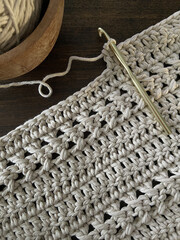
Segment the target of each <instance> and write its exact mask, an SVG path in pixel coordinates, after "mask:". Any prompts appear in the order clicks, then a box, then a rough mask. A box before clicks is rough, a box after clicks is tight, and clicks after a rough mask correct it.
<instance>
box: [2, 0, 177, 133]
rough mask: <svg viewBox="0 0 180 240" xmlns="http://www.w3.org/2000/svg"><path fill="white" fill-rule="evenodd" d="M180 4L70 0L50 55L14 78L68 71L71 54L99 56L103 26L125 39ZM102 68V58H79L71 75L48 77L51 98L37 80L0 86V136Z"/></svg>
mask: <svg viewBox="0 0 180 240" xmlns="http://www.w3.org/2000/svg"><path fill="white" fill-rule="evenodd" d="M179 9H180V1H179V0H173V1H169V0H126V1H125V0H104V1H102V0H98V1H97V0H91V1H84V0H76V1H72V0H67V1H66V2H65V11H64V19H63V24H62V28H61V32H60V36H59V38H58V41H57V43H56V45H55V47H54V48H53V50H52V52H51V53H50V55H49V56H48V57H47V58H46V60H45V61H44V62H43V63H42V64H41V65H40V66H38V67H37V68H36V69H34V70H33V71H31V72H30V73H28V74H26V75H24V76H22V77H19V78H16V79H13V81H20V80H35V79H42V78H43V77H44V76H45V75H47V74H49V73H54V72H58V71H64V70H65V68H66V64H67V61H68V58H69V57H70V56H71V55H79V56H84V57H93V56H97V55H98V54H99V53H100V52H101V50H102V46H103V43H104V39H101V38H99V37H98V34H97V28H98V27H99V26H101V27H103V28H104V29H105V30H106V31H107V32H108V33H109V35H110V36H111V37H113V38H115V39H116V40H117V42H121V41H124V40H125V39H126V38H129V37H131V36H132V35H134V34H136V33H138V32H141V31H142V30H143V29H145V28H147V27H149V26H150V25H152V24H155V23H157V22H159V21H160V20H162V19H164V18H166V17H168V16H169V15H171V14H172V13H174V12H175V11H178V10H179ZM104 68H105V63H104V62H103V60H100V61H99V62H96V63H82V62H80V63H78V62H75V63H74V64H73V67H72V70H71V72H70V73H69V74H68V75H67V76H65V77H63V78H56V79H52V80H50V81H49V83H50V84H51V86H52V88H53V90H54V92H53V95H52V96H51V97H50V98H48V99H45V98H42V97H41V96H40V95H39V94H38V91H37V85H35V86H23V87H16V88H9V89H0V136H2V135H4V134H6V133H7V132H9V131H10V130H12V129H14V128H15V127H17V126H18V125H20V124H22V123H24V121H26V120H28V119H30V118H33V117H34V116H36V115H37V114H39V113H40V112H41V111H42V110H44V109H47V108H48V107H50V106H52V105H54V104H56V103H58V102H59V101H60V100H63V99H65V98H66V97H68V96H69V95H71V94H73V93H74V92H76V91H77V90H79V89H81V88H82V87H84V86H86V85H87V84H88V83H89V82H90V81H92V80H93V79H94V78H95V77H96V76H98V75H99V74H100V73H101V72H102V70H103V69H104ZM6 82H9V81H6ZM0 83H2V81H1V82H0Z"/></svg>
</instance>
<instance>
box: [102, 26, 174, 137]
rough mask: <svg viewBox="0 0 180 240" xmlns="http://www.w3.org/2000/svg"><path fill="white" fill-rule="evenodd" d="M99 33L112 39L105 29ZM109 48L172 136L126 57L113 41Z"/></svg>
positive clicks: (157, 118)
mask: <svg viewBox="0 0 180 240" xmlns="http://www.w3.org/2000/svg"><path fill="white" fill-rule="evenodd" d="M98 32H99V36H100V37H101V36H102V35H104V36H105V37H106V39H107V40H108V41H109V40H110V39H111V38H110V36H109V35H108V34H107V33H106V32H105V31H104V29H102V28H98ZM109 46H110V48H111V50H112V51H113V53H114V54H115V56H116V58H117V59H118V61H119V62H120V63H121V64H122V65H123V67H124V68H125V69H126V71H127V73H128V75H129V77H130V78H131V80H132V82H133V84H134V85H135V87H136V88H137V90H138V92H139V93H140V95H141V97H142V98H143V99H144V101H145V103H146V104H147V105H148V107H149V109H150V110H151V112H152V113H153V115H154V116H155V118H156V120H157V121H158V122H159V123H160V125H161V126H162V128H163V129H164V131H165V132H166V133H167V134H171V129H170V128H169V126H168V125H167V123H166V122H165V120H164V119H163V117H162V116H161V114H160V113H159V112H158V110H157V108H156V107H155V105H154V104H153V102H152V101H151V99H150V98H149V96H148V94H147V92H146V91H145V90H144V88H143V87H142V86H141V84H140V82H139V80H138V79H137V78H136V77H135V76H134V74H133V73H132V72H131V70H130V68H129V67H128V65H127V63H126V61H125V60H124V57H123V56H122V53H121V52H120V51H119V49H118V48H117V46H116V45H115V43H114V42H113V41H111V42H110V43H109Z"/></svg>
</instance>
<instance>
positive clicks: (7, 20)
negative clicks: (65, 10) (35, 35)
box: [0, 0, 42, 53]
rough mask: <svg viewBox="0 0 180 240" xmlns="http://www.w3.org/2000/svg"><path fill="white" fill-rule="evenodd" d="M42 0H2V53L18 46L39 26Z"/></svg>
mask: <svg viewBox="0 0 180 240" xmlns="http://www.w3.org/2000/svg"><path fill="white" fill-rule="evenodd" d="M41 7H42V0H0V53H4V52H6V51H8V50H10V49H11V48H13V47H15V46H17V45H18V44H19V43H20V42H21V41H23V40H24V39H25V38H26V37H27V36H28V35H29V34H30V33H31V32H32V31H33V30H34V29H35V27H36V26H37V23H38V21H39V18H40V13H41Z"/></svg>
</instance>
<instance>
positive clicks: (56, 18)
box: [0, 0, 64, 80]
mask: <svg viewBox="0 0 180 240" xmlns="http://www.w3.org/2000/svg"><path fill="white" fill-rule="evenodd" d="M63 12H64V0H50V1H49V4H48V7H47V10H46V12H45V14H44V16H43V18H42V20H41V21H40V23H39V25H38V26H37V27H36V29H35V30H34V31H33V32H32V33H31V34H30V35H29V36H28V37H27V38H26V39H25V40H24V41H23V42H21V43H20V44H19V45H18V46H17V47H15V48H13V49H11V50H9V51H8V52H6V53H4V54H2V55H0V80H6V79H10V78H15V77H18V76H20V75H23V74H25V73H27V72H29V71H31V70H32V69H34V68H35V67H36V66H38V65H39V64H40V63H41V62H42V61H43V60H44V59H45V58H46V57H47V55H48V54H49V53H50V51H51V50H52V48H53V46H54V44H55V42H56V40H57V37H58V35H59V31H60V28H61V24H62V18H63Z"/></svg>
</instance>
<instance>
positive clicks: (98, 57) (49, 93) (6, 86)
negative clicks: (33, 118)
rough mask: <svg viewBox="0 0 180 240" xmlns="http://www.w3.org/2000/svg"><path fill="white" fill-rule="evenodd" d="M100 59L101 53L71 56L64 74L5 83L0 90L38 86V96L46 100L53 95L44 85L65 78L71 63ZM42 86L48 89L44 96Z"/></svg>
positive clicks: (47, 86)
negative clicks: (88, 56)
mask: <svg viewBox="0 0 180 240" xmlns="http://www.w3.org/2000/svg"><path fill="white" fill-rule="evenodd" d="M102 57H103V54H102V53H101V54H100V55H98V56H97V57H92V58H85V57H79V56H71V57H70V58H69V60H68V64H67V68H66V70H65V71H64V72H57V73H52V74H49V75H47V76H45V77H44V78H43V79H42V80H32V81H22V82H12V83H7V84H1V85H0V88H10V87H19V86H23V85H34V84H39V87H38V92H39V94H40V95H41V96H42V97H44V98H48V97H50V96H51V95H52V93H53V90H52V88H51V86H50V85H49V84H48V83H46V82H47V81H48V80H49V79H52V78H55V77H63V76H65V75H66V74H67V73H69V71H70V70H71V66H72V62H73V61H82V62H96V61H98V60H99V59H101V58H102ZM42 86H44V87H46V88H47V89H48V93H46V94H45V93H43V91H42Z"/></svg>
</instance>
